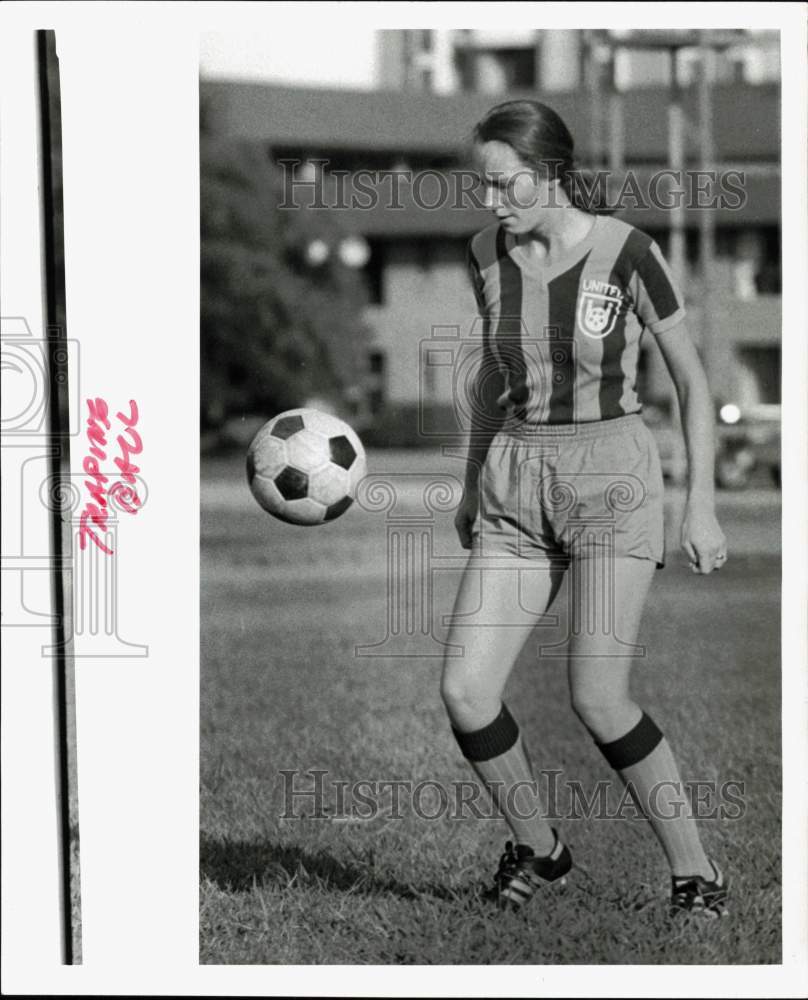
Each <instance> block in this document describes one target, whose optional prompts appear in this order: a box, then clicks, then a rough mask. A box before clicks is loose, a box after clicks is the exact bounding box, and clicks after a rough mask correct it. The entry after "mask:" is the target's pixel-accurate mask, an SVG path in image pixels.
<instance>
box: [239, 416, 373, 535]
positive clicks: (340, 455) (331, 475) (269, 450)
mask: <svg viewBox="0 0 808 1000" xmlns="http://www.w3.org/2000/svg"><path fill="white" fill-rule="evenodd" d="M366 471H367V460H366V458H365V449H364V448H363V447H362V442H361V441H360V440H359V438H358V437H357V435H356V433H355V431H354V430H353V429H352V428H351V427H349V426H348V424H346V423H345V421H344V420H340V419H339V417H335V416H332V415H331V414H330V413H323V412H321V411H320V410H310V409H300V410H287V411H286V412H285V413H280V414H278V416H277V417H273V419H272V420H270V421H268V423H266V424H264V426H263V427H262V428H261V429H260V430H259V431H258V433H257V434H256V435H255V437H254V438H253V440H252V443H251V444H250V448H249V451H248V452H247V479H248V480H249V484H250V489H251V490H252V494H253V496H254V497H255V499H256V500H257V501H258V503H259V504H260V505H261V506H262V507H263V508H264V510H266V511H268V512H269V513H270V514H273V515H274V516H275V517H278V518H280V519H281V520H282V521H287V522H288V523H289V524H322V523H323V522H324V521H333V520H334V518H337V517H339V516H340V515H341V514H344V513H345V511H346V510H347V509H348V508H349V507H350V506H351V504H352V503H353V501H354V497H355V496H356V488H357V486H358V485H359V482H360V480H361V479H362V478H363V477H364V475H365V473H366Z"/></svg>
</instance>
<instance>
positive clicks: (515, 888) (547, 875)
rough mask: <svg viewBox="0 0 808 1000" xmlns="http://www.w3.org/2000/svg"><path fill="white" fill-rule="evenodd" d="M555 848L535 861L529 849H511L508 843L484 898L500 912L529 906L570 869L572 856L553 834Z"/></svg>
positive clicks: (521, 847) (523, 846) (518, 846)
mask: <svg viewBox="0 0 808 1000" xmlns="http://www.w3.org/2000/svg"><path fill="white" fill-rule="evenodd" d="M553 834H554V836H555V841H556V842H555V847H554V848H553V850H552V852H551V853H550V854H549V855H547V856H546V857H536V854H535V852H534V851H533V849H532V848H530V847H527V846H525V845H524V844H517V845H516V847H515V848H514V845H513V844H512V843H511V841H510V840H509V841H508V842H507V843H506V845H505V853H504V854H503V855H502V857H501V858H500V859H499V868H498V869H497V872H496V874H495V875H494V885H493V887H492V888H491V889H489V890H487V891H486V893H485V898H486V899H488V900H489V901H490V902H493V903H496V904H497V906H499V908H500V909H503V910H504V909H519V908H520V907H522V906H524V905H525V903H527V902H529V901H530V900H531V899H532V898H533V895H534V894H535V892H536V890H537V889H541V888H542V887H543V886H546V885H549V884H550V883H551V882H556V881H558V879H560V878H563V877H564V876H565V875H566V874H567V872H568V871H569V870H570V868H572V856H571V854H570V852H569V849H568V848H567V847H566V845H565V844H562V843H561V841H560V840H559V839H558V834H557V833H556V831H555V830H553Z"/></svg>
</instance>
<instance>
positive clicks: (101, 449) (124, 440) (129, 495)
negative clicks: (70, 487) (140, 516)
mask: <svg viewBox="0 0 808 1000" xmlns="http://www.w3.org/2000/svg"><path fill="white" fill-rule="evenodd" d="M87 410H88V415H87V442H88V444H89V445H90V452H89V454H88V455H87V456H85V458H84V462H83V463H82V468H83V470H84V475H85V477H86V478H85V480H84V485H85V486H86V488H87V492H88V493H89V494H90V500H88V501H87V503H85V505H84V510H83V511H82V512H81V516H80V518H79V545H80V547H81V548H82V549H85V548H86V547H87V541H88V539H89V540H90V541H91V542H93V544H94V545H96V546H97V547H98V548H99V549H101V551H102V552H105V553H106V554H107V555H111V554H112V552H113V550H112V549H111V548H109V547H108V546H107V545H105V543H104V541H103V539H102V538H101V537H100V535H99V533H100V534H101V535H103V534H105V533H106V530H107V524H108V522H109V504H110V500H111V499H114V500H115V503H116V505H117V506H118V507H120V508H121V509H122V510H124V511H126V513H128V514H136V513H137V511H138V509H139V508H140V506H141V500H140V497H139V496H138V493H137V486H136V479H135V475H136V473H138V472H140V468H139V466H137V465H135V464H134V463H133V462H132V456H133V455H139V454H140V452H141V451H143V440H142V439H141V437H140V434H139V433H138V432H137V431H136V430H135V426H136V424H137V422H138V409H137V403H136V402H135V401H134V399H130V400H129V413H128V414H125V413H120V412H119V413H116V414H115V416H116V418H117V419H118V420H119V421H120V422H121V424H123V429H122V431H121V433H120V434H118V435H117V436H116V439H115V440H116V442H117V445H118V448H119V449H120V454H119V455H117V456H116V458H115V460H114V461H115V465H116V466H117V468H118V475H119V476H120V478H119V479H118V478H116V480H115V482H114V483H112V485H111V486H109V487H107V483H109V479H110V477H109V476H108V475H105V474H104V473H103V472H102V471H101V463H102V462H105V461H106V458H107V451H106V449H107V432H109V431H111V430H112V424H111V422H110V419H109V407H108V406H107V403H106V401H105V400H103V399H100V398H98V397H96V398H95V399H88V400H87Z"/></svg>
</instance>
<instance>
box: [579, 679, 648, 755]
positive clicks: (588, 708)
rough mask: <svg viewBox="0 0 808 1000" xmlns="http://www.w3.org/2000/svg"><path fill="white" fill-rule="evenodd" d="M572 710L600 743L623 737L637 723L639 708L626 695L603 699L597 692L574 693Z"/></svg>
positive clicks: (600, 693) (601, 693)
mask: <svg viewBox="0 0 808 1000" xmlns="http://www.w3.org/2000/svg"><path fill="white" fill-rule="evenodd" d="M572 710H573V712H575V714H576V715H577V716H578V718H579V719H580V720H581V722H582V723H583V724H584V725H585V726H586V728H587V729H588V730H589V732H590V733H592V735H593V736H594V737H595V739H596V740H598V741H599V742H601V743H608V742H610V741H611V740H616V739H619V738H620V737H621V736H624V735H625V734H626V733H627V732H628V731H629V730H630V729H631V728H632V726H634V725H635V724H636V722H637V718H638V716H639V714H640V709H639V707H638V706H637V705H636V704H635V703H634V702H633V701H632V700H631V699H630V698H629V697H628V695H615V696H611V697H604V695H603V692H599V691H585V690H584V691H574V692H573V693H572Z"/></svg>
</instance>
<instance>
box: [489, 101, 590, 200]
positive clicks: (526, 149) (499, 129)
mask: <svg viewBox="0 0 808 1000" xmlns="http://www.w3.org/2000/svg"><path fill="white" fill-rule="evenodd" d="M472 138H473V140H474V142H477V143H482V142H504V143H507V144H508V145H509V146H510V147H511V148H512V149H513V150H514V152H515V153H516V154H517V156H519V158H520V159H521V160H523V161H524V162H525V163H526V164H527V165H528V166H530V167H532V168H534V169H537V170H540V171H542V172H543V173H544V174H545V175H546V176H547V177H549V179H550V180H558V181H559V182H560V184H561V187H562V189H563V190H564V192H565V193H566V195H567V197H568V198H569V200H570V202H571V203H572V204H573V205H574V206H575V207H576V208H579V209H581V210H582V211H584V212H592V211H596V210H597V208H596V207H595V206H593V205H592V204H591V199H589V198H587V197H586V196H585V194H584V192H582V191H581V190H580V185H579V184H578V183H576V176H577V175H579V174H580V172H579V171H578V170H577V168H576V166H575V143H574V140H573V138H572V135H571V133H570V130H569V129H568V128H567V126H566V125H565V124H564V122H563V121H562V119H561V118H560V117H559V115H557V114H556V112H555V111H553V109H552V108H549V107H548V106H547V105H546V104H541V103H540V102H539V101H505V102H504V103H503V104H497V105H496V106H495V107H493V108H491V110H490V111H488V112H487V113H486V114H485V115H484V116H483V118H481V119H480V121H479V122H477V124H476V125H475V126H474V131H473V133H472Z"/></svg>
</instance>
